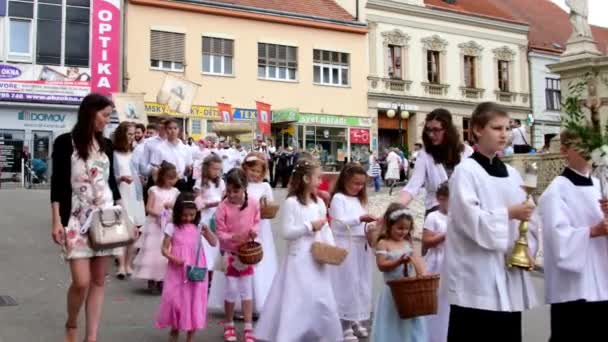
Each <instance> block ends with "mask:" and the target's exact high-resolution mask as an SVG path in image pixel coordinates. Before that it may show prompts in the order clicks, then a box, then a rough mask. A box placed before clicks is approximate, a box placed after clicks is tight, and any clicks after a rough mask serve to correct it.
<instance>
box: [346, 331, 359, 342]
mask: <svg viewBox="0 0 608 342" xmlns="http://www.w3.org/2000/svg"><path fill="white" fill-rule="evenodd" d="M356 341H359V339H358V338H357V336H355V332H354V331H353V329H346V330H344V342H356Z"/></svg>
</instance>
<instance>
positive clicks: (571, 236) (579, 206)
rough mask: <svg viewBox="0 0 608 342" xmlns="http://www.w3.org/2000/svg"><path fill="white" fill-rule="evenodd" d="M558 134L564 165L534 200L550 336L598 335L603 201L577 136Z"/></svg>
mask: <svg viewBox="0 0 608 342" xmlns="http://www.w3.org/2000/svg"><path fill="white" fill-rule="evenodd" d="M560 140H561V153H562V154H563V155H564V156H565V157H566V160H567V166H566V168H565V169H564V171H563V172H562V174H561V176H558V177H557V178H555V179H554V180H553V182H551V184H550V185H549V187H548V188H547V190H546V191H545V192H544V193H543V195H542V196H541V198H540V200H539V214H540V217H541V219H542V227H543V238H544V252H545V254H544V257H545V259H544V264H545V300H546V302H547V304H551V342H556V341H599V340H603V339H604V338H606V337H603V338H602V337H601V336H603V335H605V334H606V332H605V327H604V323H605V319H604V315H605V314H606V312H608V268H607V267H606V261H607V260H608V238H606V236H608V219H607V218H606V213H607V212H608V210H606V209H607V207H608V206H607V203H606V202H607V201H606V200H601V192H600V186H599V181H598V180H597V179H596V178H593V177H591V176H590V172H591V166H590V163H589V161H588V158H586V157H585V156H583V155H581V153H579V152H578V151H577V147H578V146H577V144H578V143H579V142H580V139H579V138H578V137H577V136H576V135H575V134H574V133H573V132H571V131H568V130H565V131H564V132H562V134H561V136H560ZM602 209H604V210H603V211H602Z"/></svg>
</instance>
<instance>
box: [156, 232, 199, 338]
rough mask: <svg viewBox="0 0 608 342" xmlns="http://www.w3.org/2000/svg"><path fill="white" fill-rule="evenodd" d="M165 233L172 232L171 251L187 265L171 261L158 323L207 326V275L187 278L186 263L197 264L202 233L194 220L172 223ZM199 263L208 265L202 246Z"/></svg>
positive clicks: (179, 326) (186, 328)
mask: <svg viewBox="0 0 608 342" xmlns="http://www.w3.org/2000/svg"><path fill="white" fill-rule="evenodd" d="M165 234H166V235H169V236H171V254H172V255H173V256H175V257H177V258H180V259H182V260H184V265H182V266H177V265H174V264H173V263H169V266H168V267H167V273H166V274H165V283H164V286H163V295H162V297H161V300H160V307H159V309H158V315H157V317H156V327H157V328H159V329H164V328H172V329H177V330H180V331H192V330H199V329H203V328H205V327H206V326H207V284H208V283H207V279H205V281H202V282H191V281H189V280H188V279H187V278H186V265H194V264H195V259H196V250H197V246H198V241H199V239H200V238H201V236H200V235H199V231H198V229H197V227H196V226H195V225H193V224H186V225H182V226H179V227H174V226H173V225H172V224H169V225H167V227H166V228H165ZM197 265H198V266H199V267H206V265H207V262H206V260H205V253H204V252H203V249H202V248H201V251H200V256H199V261H198V264H197Z"/></svg>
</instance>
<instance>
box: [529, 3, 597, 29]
mask: <svg viewBox="0 0 608 342" xmlns="http://www.w3.org/2000/svg"><path fill="white" fill-rule="evenodd" d="M531 1H541V0H531ZM551 1H553V2H554V3H556V4H558V5H559V6H560V7H562V8H563V9H565V10H566V11H568V7H567V6H566V0H551ZM606 13H608V1H606V0H589V23H591V24H593V25H597V26H603V27H608V15H606Z"/></svg>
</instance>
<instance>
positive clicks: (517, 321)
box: [448, 305, 522, 342]
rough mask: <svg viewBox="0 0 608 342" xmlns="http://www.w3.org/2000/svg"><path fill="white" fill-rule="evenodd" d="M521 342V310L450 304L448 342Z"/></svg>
mask: <svg viewBox="0 0 608 342" xmlns="http://www.w3.org/2000/svg"><path fill="white" fill-rule="evenodd" d="M489 341H492V342H521V341H522V333H521V312H499V311H487V310H479V309H472V308H463V307H461V306H457V305H451V306H450V326H449V328H448V342H489Z"/></svg>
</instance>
